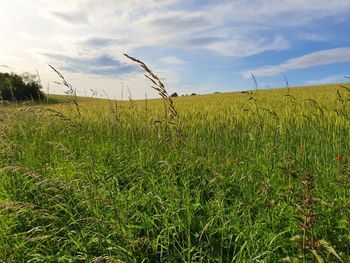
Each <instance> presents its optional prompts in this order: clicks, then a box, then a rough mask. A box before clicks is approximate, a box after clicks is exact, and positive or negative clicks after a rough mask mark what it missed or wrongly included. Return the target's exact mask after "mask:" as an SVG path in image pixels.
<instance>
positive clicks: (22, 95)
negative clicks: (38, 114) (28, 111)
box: [0, 73, 44, 101]
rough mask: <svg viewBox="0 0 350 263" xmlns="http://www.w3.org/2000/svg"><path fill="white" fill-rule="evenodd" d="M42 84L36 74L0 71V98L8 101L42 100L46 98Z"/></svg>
mask: <svg viewBox="0 0 350 263" xmlns="http://www.w3.org/2000/svg"><path fill="white" fill-rule="evenodd" d="M41 88H42V87H41V85H40V83H39V82H38V81H37V80H36V76H35V75H31V74H29V73H27V74H23V75H22V76H20V75H17V74H14V73H11V74H9V73H0V98H1V100H8V101H25V100H40V99H43V98H44V94H43V93H42V91H41Z"/></svg>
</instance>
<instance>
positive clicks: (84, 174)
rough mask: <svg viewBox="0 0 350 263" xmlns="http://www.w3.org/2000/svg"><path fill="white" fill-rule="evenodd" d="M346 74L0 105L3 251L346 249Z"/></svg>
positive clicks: (331, 252) (85, 257)
mask: <svg viewBox="0 0 350 263" xmlns="http://www.w3.org/2000/svg"><path fill="white" fill-rule="evenodd" d="M343 86H345V87H340V85H329V86H318V87H304V88H290V89H276V90H266V91H253V92H252V93H223V94H214V95H200V96H191V97H181V98H175V99H174V107H175V109H176V111H177V113H178V116H172V115H171V112H170V111H169V109H170V108H169V105H168V104H166V102H167V101H164V100H160V99H159V100H148V101H129V102H114V101H108V100H95V99H83V100H79V99H78V100H77V101H75V100H74V97H73V103H69V102H65V103H60V104H48V105H34V106H21V105H19V106H15V107H14V106H7V107H4V106H3V107H1V106H0V118H1V122H0V262H350V190H349V189H350V169H349V162H350V158H349V157H350V155H349V154H350V122H349V121H350V104H349V103H350V101H349V98H350V92H349V91H348V90H347V89H346V88H348V89H350V85H348V84H344V85H343ZM56 99H57V98H56ZM74 101H75V103H74Z"/></svg>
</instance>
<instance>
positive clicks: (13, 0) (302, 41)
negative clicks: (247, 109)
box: [0, 0, 350, 98]
mask: <svg viewBox="0 0 350 263" xmlns="http://www.w3.org/2000/svg"><path fill="white" fill-rule="evenodd" d="M0 33H1V35H2V38H1V41H0V71H13V72H17V73H20V72H24V71H30V72H32V73H34V72H35V70H36V69H37V70H38V71H39V73H40V75H41V79H42V82H43V86H44V90H45V91H48V92H50V93H63V92H64V91H65V90H64V88H63V87H61V86H59V85H57V84H55V81H57V80H58V78H57V76H55V74H54V72H52V70H50V68H49V67H48V64H51V65H53V66H55V67H56V68H57V69H59V70H60V71H61V72H62V73H63V74H64V76H65V77H66V78H67V79H68V81H70V82H71V83H72V84H73V85H74V87H76V89H77V91H78V94H80V95H91V94H92V93H93V92H92V90H94V91H97V93H98V94H99V96H102V97H106V96H108V97H110V98H120V97H121V94H122V93H123V94H128V93H130V94H131V96H132V97H133V98H143V97H144V96H145V93H146V94H147V96H148V97H156V96H157V94H156V93H155V92H154V91H152V89H150V88H149V83H148V82H147V80H146V79H145V78H144V76H143V74H142V72H141V71H140V69H139V68H138V67H137V66H136V65H134V64H132V63H131V62H130V61H128V60H127V59H126V58H125V57H123V53H128V54H129V55H132V56H135V57H137V58H139V59H141V60H143V61H144V62H145V63H146V64H148V65H149V67H150V68H151V69H152V70H153V71H154V72H155V73H156V74H158V75H159V76H160V77H161V78H162V79H163V81H164V83H165V85H166V87H167V89H168V91H169V93H170V92H174V91H176V92H178V93H179V94H186V93H192V92H195V93H199V94H203V93H212V92H215V91H220V92H226V91H239V90H246V89H249V88H252V86H253V84H252V80H251V73H253V74H254V75H255V77H256V79H257V81H258V84H259V88H268V87H281V86H284V85H285V81H284V76H286V77H287V78H288V81H289V83H290V85H293V86H299V85H312V84H322V83H338V82H345V81H346V79H345V78H344V76H349V75H350V70H349V68H350V1H349V0H334V1H331V2H330V1H326V0H278V1H277V0H249V1H248V0H231V1H214V0H201V1H194V0H162V1H157V0H104V1H97V0H95V1H92V0H75V1H71V0H69V1H68V0H61V1H54V0H52V1H45V0H2V8H1V9H0ZM106 94H107V95H106Z"/></svg>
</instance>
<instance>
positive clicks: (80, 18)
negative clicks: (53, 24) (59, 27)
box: [49, 11, 89, 25]
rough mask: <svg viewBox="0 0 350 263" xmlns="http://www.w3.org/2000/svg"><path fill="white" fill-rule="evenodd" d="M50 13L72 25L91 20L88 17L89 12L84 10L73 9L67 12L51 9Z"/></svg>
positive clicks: (86, 22)
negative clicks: (75, 10)
mask: <svg viewBox="0 0 350 263" xmlns="http://www.w3.org/2000/svg"><path fill="white" fill-rule="evenodd" d="M49 14H50V15H51V16H53V17H54V18H57V19H58V20H60V21H62V22H65V23H68V24H70V25H77V24H83V25H85V24H88V23H89V20H88V17H87V14H86V13H85V12H82V11H77V12H72V11H66V12H59V11H50V12H49Z"/></svg>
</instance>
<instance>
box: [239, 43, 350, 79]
mask: <svg viewBox="0 0 350 263" xmlns="http://www.w3.org/2000/svg"><path fill="white" fill-rule="evenodd" d="M346 61H350V47H344V48H335V49H328V50H322V51H318V52H313V53H310V54H307V55H304V56H301V57H296V58H291V59H288V60H287V61H285V62H283V63H281V64H279V65H274V66H266V67H262V68H258V69H253V70H250V71H246V72H244V73H243V76H244V77H245V78H249V77H250V74H251V72H252V73H253V74H254V75H255V76H260V77H266V76H275V75H277V74H280V73H283V72H287V71H289V70H295V69H304V68H310V67H314V66H320V65H326V64H333V63H338V62H346Z"/></svg>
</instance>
